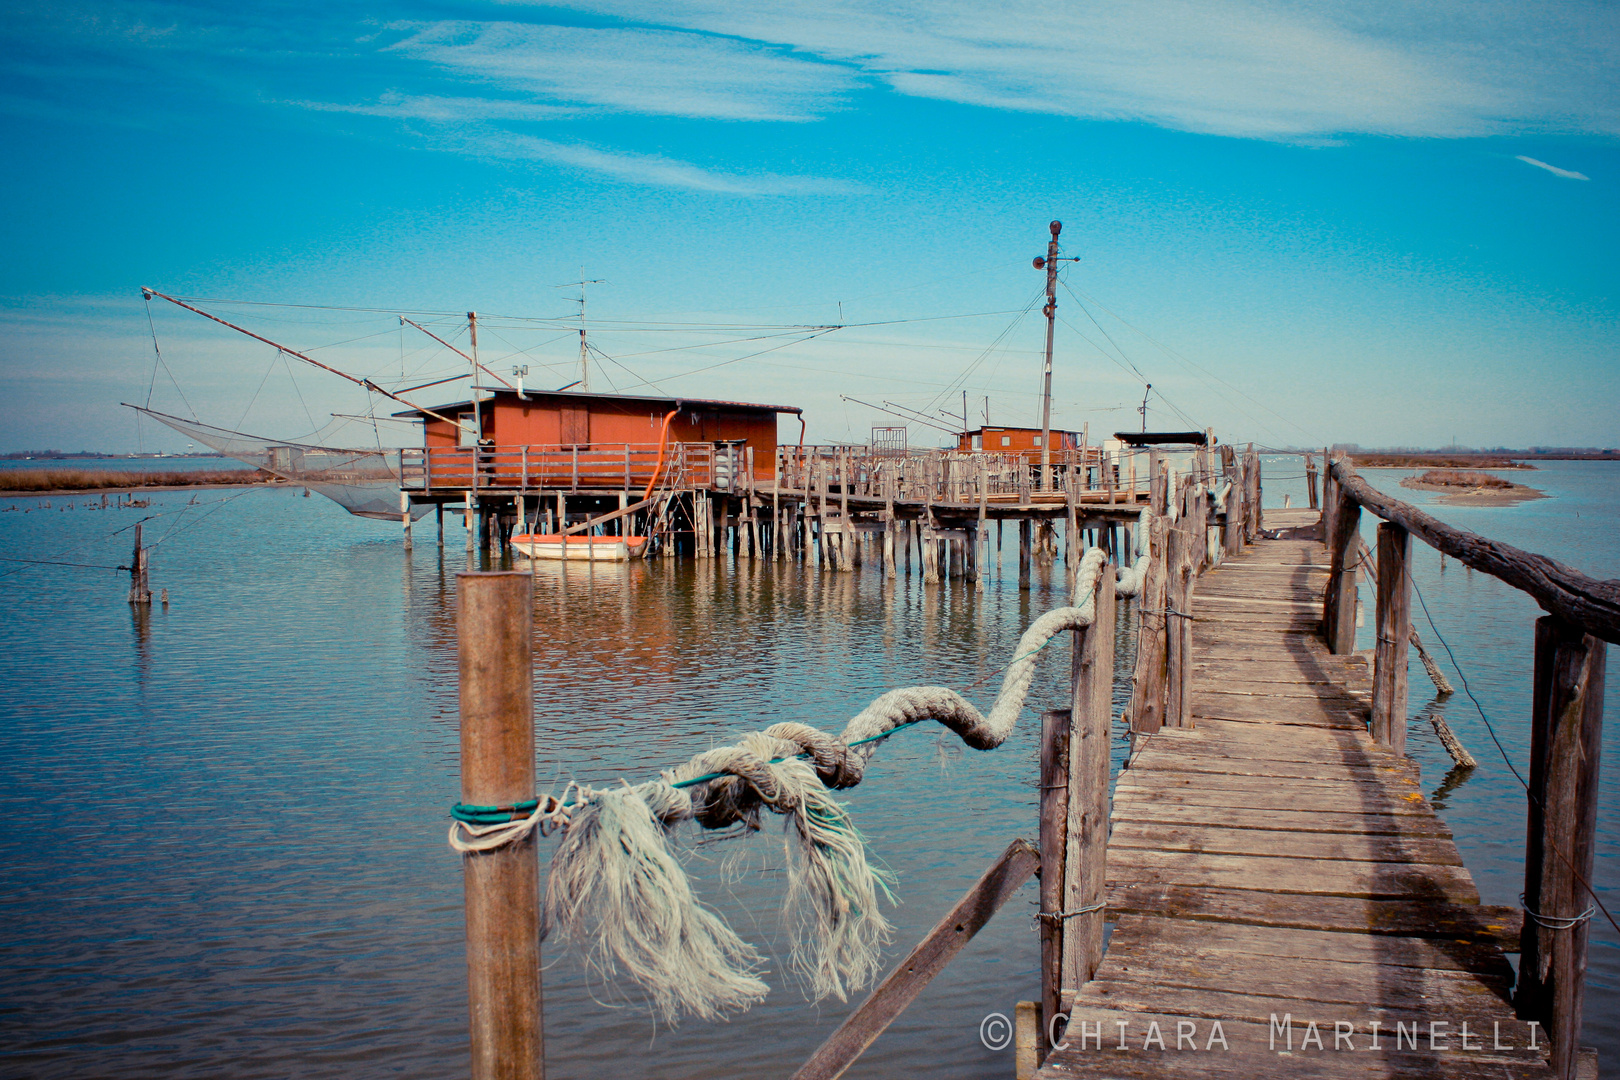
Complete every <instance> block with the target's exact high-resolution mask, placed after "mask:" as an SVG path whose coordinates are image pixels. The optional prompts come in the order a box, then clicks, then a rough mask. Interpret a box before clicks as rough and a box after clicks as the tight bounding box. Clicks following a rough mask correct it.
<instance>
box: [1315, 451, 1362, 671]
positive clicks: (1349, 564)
mask: <svg viewBox="0 0 1620 1080" xmlns="http://www.w3.org/2000/svg"><path fill="white" fill-rule="evenodd" d="M1329 475H1332V474H1331V471H1330V473H1329ZM1333 497H1334V502H1333V531H1332V532H1331V533H1328V534H1327V542H1328V554H1329V556H1330V558H1331V560H1332V561H1331V564H1330V569H1329V570H1328V580H1327V588H1326V590H1325V591H1324V592H1323V594H1322V632H1323V633H1324V634H1325V635H1327V646H1328V651H1329V652H1332V653H1336V654H1338V655H1344V654H1345V653H1351V652H1354V651H1355V649H1356V564H1357V563H1358V562H1360V560H1359V559H1358V558H1357V553H1358V548H1359V545H1360V541H1361V532H1360V528H1361V506H1360V505H1359V504H1358V503H1357V502H1356V501H1355V500H1353V499H1351V498H1350V497H1349V496H1348V495H1346V494H1345V493H1344V490H1343V488H1342V487H1340V486H1339V485H1338V484H1335V485H1334V488H1333Z"/></svg>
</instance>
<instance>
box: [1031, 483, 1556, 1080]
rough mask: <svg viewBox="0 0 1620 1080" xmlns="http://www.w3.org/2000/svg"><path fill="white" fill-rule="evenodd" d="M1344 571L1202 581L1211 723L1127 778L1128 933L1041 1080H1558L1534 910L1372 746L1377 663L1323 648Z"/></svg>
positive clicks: (1123, 816) (1179, 737)
mask: <svg viewBox="0 0 1620 1080" xmlns="http://www.w3.org/2000/svg"><path fill="white" fill-rule="evenodd" d="M1315 516H1316V515H1315V511H1304V512H1301V511H1293V512H1291V513H1290V512H1289V511H1281V512H1279V511H1268V512H1267V513H1266V519H1267V522H1266V523H1267V525H1268V527H1272V528H1276V527H1278V526H1279V525H1282V526H1288V525H1296V524H1306V523H1308V522H1310V521H1314V519H1315ZM1327 562H1328V556H1327V553H1326V552H1325V551H1324V549H1323V546H1322V544H1321V543H1320V542H1319V541H1315V540H1261V541H1259V542H1257V543H1255V544H1253V545H1251V546H1249V547H1248V548H1247V549H1245V551H1244V552H1243V553H1242V554H1239V555H1236V556H1229V557H1228V559H1227V560H1226V561H1225V562H1223V563H1222V564H1221V565H1219V566H1217V567H1215V568H1213V569H1211V570H1210V571H1209V572H1207V573H1206V574H1205V575H1204V576H1202V577H1201V578H1200V579H1199V580H1198V582H1197V586H1196V592H1195V601H1194V612H1195V616H1196V618H1195V621H1194V624H1193V641H1194V659H1193V663H1194V669H1193V675H1192V684H1191V685H1192V690H1191V693H1192V708H1191V713H1192V717H1193V726H1192V727H1191V728H1178V729H1170V728H1167V729H1164V730H1162V731H1160V732H1158V733H1156V734H1154V735H1151V736H1146V737H1139V739H1138V743H1137V747H1136V753H1135V756H1134V757H1133V758H1132V760H1131V762H1130V765H1129V767H1128V768H1127V769H1126V770H1125V771H1124V772H1122V773H1121V774H1120V778H1119V781H1118V785H1117V787H1116V790H1115V795H1114V804H1113V810H1112V832H1111V835H1110V840H1109V845H1108V887H1109V893H1108V908H1109V913H1110V917H1111V918H1114V919H1117V922H1115V924H1114V929H1113V935H1112V938H1111V939H1110V942H1109V946H1108V951H1107V954H1106V956H1105V957H1104V959H1103V962H1102V965H1101V967H1100V968H1099V969H1098V971H1097V975H1096V978H1095V980H1094V981H1092V982H1089V983H1087V984H1086V985H1085V986H1083V987H1081V988H1080V989H1079V990H1078V992H1073V991H1066V992H1065V996H1066V997H1067V996H1069V995H1070V994H1072V998H1073V1005H1072V1009H1071V1019H1070V1022H1069V1027H1068V1032H1067V1034H1066V1035H1065V1036H1064V1039H1065V1041H1066V1043H1067V1049H1059V1050H1055V1051H1054V1052H1053V1053H1052V1055H1051V1056H1050V1057H1049V1058H1048V1059H1047V1061H1046V1063H1045V1064H1044V1065H1043V1066H1042V1068H1041V1070H1040V1072H1039V1073H1038V1075H1039V1076H1040V1077H1044V1078H1055V1077H1061V1076H1069V1075H1083V1076H1107V1077H1120V1078H1124V1077H1149V1076H1152V1077H1177V1076H1189V1077H1192V1076H1196V1077H1228V1076H1229V1077H1234V1078H1236V1077H1241V1078H1246V1080H1247V1078H1257V1077H1268V1076H1290V1077H1296V1076H1311V1077H1340V1076H1345V1077H1349V1076H1356V1077H1364V1076H1365V1077H1385V1076H1387V1077H1430V1076H1434V1077H1441V1076H1443V1077H1474V1076H1480V1077H1485V1076H1490V1077H1545V1076H1550V1075H1551V1073H1550V1071H1549V1070H1548V1069H1547V1068H1546V1066H1545V1064H1544V1063H1543V1058H1542V1055H1541V1054H1540V1053H1538V1052H1537V1051H1535V1050H1531V1049H1528V1048H1527V1047H1528V1044H1529V1043H1530V1039H1531V1034H1532V1032H1531V1029H1530V1028H1529V1027H1528V1026H1527V1025H1526V1024H1524V1023H1523V1022H1521V1021H1519V1020H1517V1019H1515V1018H1514V1012H1513V1007H1512V1005H1511V1004H1510V1003H1509V1000H1508V995H1509V990H1510V987H1511V985H1512V979H1513V973H1512V970H1511V968H1510V967H1509V964H1508V961H1507V958H1506V957H1505V956H1504V954H1503V951H1502V946H1503V945H1508V946H1509V947H1511V948H1513V949H1515V950H1516V949H1517V942H1518V932H1519V913H1518V911H1517V909H1512V908H1501V907H1486V906H1481V905H1480V903H1479V893H1478V890H1477V889H1476V888H1475V886H1474V882H1473V879H1472V878H1471V877H1470V875H1469V873H1468V871H1467V869H1466V868H1464V866H1463V865H1462V860H1461V858H1460V857H1459V856H1458V853H1457V849H1456V846H1455V845H1454V844H1453V843H1452V839H1451V834H1450V831H1449V830H1448V829H1447V828H1446V826H1445V824H1444V823H1443V822H1442V821H1440V819H1439V818H1437V817H1436V816H1435V813H1434V811H1433V809H1432V808H1431V807H1430V805H1429V803H1428V800H1427V799H1426V798H1424V795H1423V791H1422V788H1421V786H1420V784H1419V777H1418V770H1417V766H1416V765H1415V764H1414V763H1413V762H1411V761H1410V760H1407V759H1404V758H1399V757H1396V756H1395V755H1393V754H1392V753H1390V751H1389V750H1387V749H1386V748H1383V747H1380V746H1378V745H1377V744H1375V743H1374V742H1373V740H1372V738H1371V737H1370V736H1369V735H1368V734H1367V730H1366V722H1367V715H1368V705H1369V697H1370V692H1371V679H1370V673H1369V670H1368V664H1367V662H1366V661H1365V660H1364V659H1363V658H1362V657H1359V656H1353V655H1352V656H1334V655H1332V654H1330V653H1329V652H1328V650H1327V648H1326V647H1325V646H1324V645H1323V643H1322V638H1321V634H1320V618H1321V596H1322V589H1323V585H1324V583H1325V581H1326V578H1327ZM1368 619H1369V621H1370V620H1371V611H1370V610H1369V612H1368ZM1285 1016H1287V1017H1289V1018H1290V1025H1289V1027H1290V1028H1291V1043H1292V1045H1291V1048H1289V1047H1288V1046H1287V1045H1286V1040H1288V1038H1289V1036H1288V1035H1286V1034H1284V1033H1283V1032H1281V1031H1279V1029H1278V1025H1281V1024H1282V1022H1283V1018H1284V1017H1285ZM1217 1021H1219V1023H1220V1026H1221V1030H1220V1035H1221V1037H1222V1038H1224V1041H1225V1043H1226V1049H1223V1048H1222V1046H1221V1042H1220V1040H1218V1039H1215V1038H1213V1035H1214V1025H1215V1023H1216V1022H1217ZM1465 1022H1466V1024H1467V1026H1468V1038H1467V1040H1466V1048H1464V1040H1463V1038H1462V1034H1461V1033H1462V1025H1463V1024H1464V1023H1465ZM1154 1024H1157V1028H1156V1029H1155V1028H1153V1027H1152V1025H1154ZM1311 1024H1314V1025H1315V1027H1314V1029H1312V1028H1311V1027H1310V1026H1309V1025H1311ZM1374 1024H1376V1025H1377V1027H1378V1037H1377V1038H1376V1040H1375V1038H1374V1036H1373V1034H1372V1031H1373V1025H1374ZM1398 1024H1399V1025H1404V1026H1403V1028H1402V1029H1401V1030H1402V1031H1403V1032H1407V1033H1413V1032H1415V1033H1416V1034H1415V1036H1414V1037H1412V1038H1409V1039H1403V1040H1402V1042H1401V1045H1400V1046H1399V1047H1397V1046H1396V1033H1397V1025H1398ZM1121 1025H1123V1027H1122V1026H1121ZM1431 1025H1433V1027H1432V1028H1431ZM1346 1031H1353V1034H1350V1035H1349V1036H1348V1038H1346V1035H1345V1033H1346ZM1155 1033H1156V1034H1157V1035H1158V1036H1159V1038H1160V1040H1161V1041H1160V1042H1155V1041H1154V1035H1155ZM1189 1034H1190V1037H1189ZM1431 1035H1432V1039H1431ZM1122 1039H1123V1042H1124V1045H1125V1046H1126V1047H1127V1049H1124V1050H1121V1049H1120V1045H1121V1041H1122ZM1082 1040H1084V1045H1083V1046H1082ZM1375 1041H1376V1044H1377V1048H1376V1049H1373V1046H1374V1043H1375ZM1413 1042H1415V1044H1416V1045H1415V1047H1414V1046H1413V1045H1412V1043H1413ZM1099 1043H1100V1048H1099V1045H1098V1044H1099ZM1178 1044H1179V1048H1178ZM1161 1045H1162V1046H1163V1049H1159V1046H1161ZM1351 1047H1353V1049H1351ZM1442 1047H1447V1048H1448V1049H1441V1048H1442ZM1508 1047H1511V1049H1509V1048H1508Z"/></svg>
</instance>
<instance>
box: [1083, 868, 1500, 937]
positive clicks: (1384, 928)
mask: <svg viewBox="0 0 1620 1080" xmlns="http://www.w3.org/2000/svg"><path fill="white" fill-rule="evenodd" d="M1108 908H1109V911H1110V912H1111V913H1112V914H1113V915H1115V916H1116V917H1117V916H1120V915H1128V914H1133V913H1134V914H1144V915H1161V916H1164V917H1166V918H1175V919H1185V920H1188V921H1189V922H1190V923H1192V924H1193V925H1195V926H1196V925H1201V924H1204V923H1227V922H1235V923H1248V924H1252V925H1255V926H1278V927H1293V928H1295V929H1300V930H1325V931H1332V932H1334V933H1345V934H1379V935H1383V934H1394V935H1399V936H1402V937H1443V938H1451V939H1467V940H1474V941H1490V942H1493V943H1495V944H1496V945H1498V946H1501V945H1507V946H1510V947H1511V946H1516V945H1517V944H1518V941H1519V930H1520V927H1521V925H1522V924H1523V913H1522V912H1521V911H1520V910H1519V909H1518V908H1516V907H1505V906H1496V905H1486V904H1450V903H1444V902H1437V901H1433V900H1414V899H1400V900H1371V899H1367V898H1365V897H1349V896H1316V897H1312V898H1311V900H1310V902H1309V903H1308V904H1301V903H1300V901H1299V898H1298V897H1297V896H1288V895H1278V894H1273V893H1268V892H1261V891H1258V890H1253V889H1221V888H1197V887H1192V886H1186V885H1169V884H1162V883H1153V882H1122V883H1120V884H1118V885H1116V886H1114V887H1112V888H1110V889H1109V891H1108Z"/></svg>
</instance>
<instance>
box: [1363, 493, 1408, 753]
mask: <svg viewBox="0 0 1620 1080" xmlns="http://www.w3.org/2000/svg"><path fill="white" fill-rule="evenodd" d="M1411 564H1412V534H1411V533H1409V532H1407V531H1406V530H1405V529H1403V528H1401V527H1400V526H1399V525H1396V524H1394V523H1393V522H1388V521H1385V522H1380V523H1379V526H1378V581H1377V589H1378V593H1377V596H1378V602H1377V610H1376V613H1375V616H1374V618H1375V622H1376V627H1377V632H1378V639H1377V642H1376V644H1375V645H1374V646H1373V691H1372V737H1373V738H1374V739H1375V740H1377V741H1378V742H1380V743H1383V744H1384V745H1385V746H1387V747H1389V748H1390V749H1391V750H1393V751H1394V752H1395V753H1396V754H1397V755H1399V756H1402V757H1404V756H1405V755H1406V697H1407V688H1406V650H1407V645H1408V642H1409V640H1410V638H1411V636H1412V565H1411Z"/></svg>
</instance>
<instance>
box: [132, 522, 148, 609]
mask: <svg viewBox="0 0 1620 1080" xmlns="http://www.w3.org/2000/svg"><path fill="white" fill-rule="evenodd" d="M129 602H130V603H132V604H136V605H144V606H147V607H150V606H151V604H152V582H151V581H150V580H149V579H148V564H147V549H146V548H145V547H143V546H141V523H140V522H138V521H137V522H136V523H135V551H134V553H133V554H131V555H130V557H129Z"/></svg>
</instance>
